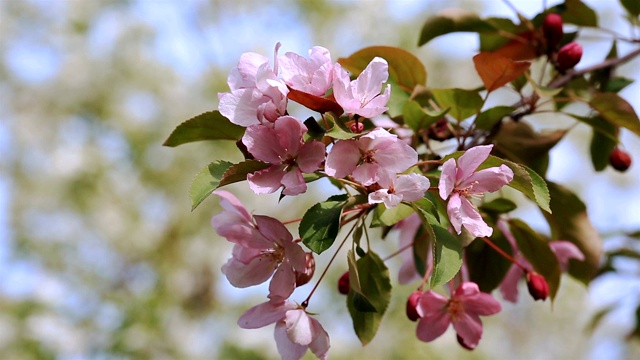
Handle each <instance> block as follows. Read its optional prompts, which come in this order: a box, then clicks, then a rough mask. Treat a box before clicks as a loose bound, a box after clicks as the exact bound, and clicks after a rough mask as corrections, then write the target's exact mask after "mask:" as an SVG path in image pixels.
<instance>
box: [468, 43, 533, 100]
mask: <svg viewBox="0 0 640 360" xmlns="http://www.w3.org/2000/svg"><path fill="white" fill-rule="evenodd" d="M473 63H474V64H475V66H476V71H477V72H478V75H480V78H481V79H482V82H483V83H484V86H485V87H486V88H487V91H489V92H491V91H493V90H495V89H498V88H500V87H502V86H504V85H505V84H507V83H509V82H511V81H513V80H515V79H517V78H518V76H520V75H522V74H523V73H524V72H525V71H527V70H528V69H529V66H531V63H530V62H528V61H513V60H511V59H509V58H507V57H504V56H502V55H500V54H496V53H490V52H481V53H479V54H478V55H476V56H474V57H473Z"/></svg>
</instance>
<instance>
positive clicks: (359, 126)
mask: <svg viewBox="0 0 640 360" xmlns="http://www.w3.org/2000/svg"><path fill="white" fill-rule="evenodd" d="M349 129H351V132H353V133H354V134H360V133H361V132H362V131H363V130H364V124H363V123H361V122H357V123H355V122H354V123H353V124H351V125H350V126H349Z"/></svg>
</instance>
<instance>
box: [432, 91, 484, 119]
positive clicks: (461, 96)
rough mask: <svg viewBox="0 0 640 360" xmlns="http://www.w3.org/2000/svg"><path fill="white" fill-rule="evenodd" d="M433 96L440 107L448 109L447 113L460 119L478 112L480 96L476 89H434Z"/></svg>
mask: <svg viewBox="0 0 640 360" xmlns="http://www.w3.org/2000/svg"><path fill="white" fill-rule="evenodd" d="M431 93H432V94H433V97H434V98H435V99H436V102H438V105H440V108H441V109H443V110H444V109H450V110H449V115H451V116H453V117H454V118H455V119H457V120H458V121H462V120H464V119H466V118H468V117H470V116H473V115H475V114H477V113H479V112H480V108H482V104H483V101H482V98H481V97H480V94H478V92H477V91H473V90H464V89H434V90H431Z"/></svg>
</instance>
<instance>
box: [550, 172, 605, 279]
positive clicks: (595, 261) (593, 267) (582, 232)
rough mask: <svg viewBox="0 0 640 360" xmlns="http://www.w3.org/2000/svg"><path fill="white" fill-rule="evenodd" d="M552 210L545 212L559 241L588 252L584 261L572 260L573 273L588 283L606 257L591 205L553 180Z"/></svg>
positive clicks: (551, 192) (551, 189) (553, 233)
mask: <svg viewBox="0 0 640 360" xmlns="http://www.w3.org/2000/svg"><path fill="white" fill-rule="evenodd" d="M548 185H549V192H550V194H551V210H553V213H552V214H551V213H543V215H544V216H545V218H546V219H547V221H548V222H549V226H550V227H551V235H552V238H553V239H555V240H568V241H571V242H572V243H574V244H575V245H576V246H577V247H578V248H579V249H580V251H581V252H582V253H583V254H584V256H585V260H584V261H577V260H575V259H572V260H571V261H570V262H569V274H571V275H572V276H573V277H575V278H576V279H578V280H580V281H582V282H584V283H585V284H587V283H589V281H590V280H591V279H592V278H593V277H594V276H595V275H596V274H597V272H598V267H599V264H600V257H601V256H602V240H601V239H600V235H599V234H598V231H597V230H596V229H595V227H594V226H593V224H591V221H590V220H589V217H588V216H587V207H586V206H585V204H584V203H583V202H582V200H580V198H578V197H577V196H576V195H575V194H574V193H572V192H571V191H569V190H568V189H566V188H565V187H563V186H561V185H558V184H555V183H552V182H549V183H548Z"/></svg>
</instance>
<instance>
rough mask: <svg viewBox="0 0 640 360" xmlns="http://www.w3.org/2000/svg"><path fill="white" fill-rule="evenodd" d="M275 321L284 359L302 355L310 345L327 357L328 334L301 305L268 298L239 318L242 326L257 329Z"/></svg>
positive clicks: (319, 355) (322, 356)
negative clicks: (268, 299)
mask: <svg viewBox="0 0 640 360" xmlns="http://www.w3.org/2000/svg"><path fill="white" fill-rule="evenodd" d="M272 323H276V326H275V330H274V338H275V340H276V345H277V347H278V352H279V353H280V356H281V358H282V359H285V360H297V359H300V358H302V357H303V356H304V354H305V353H306V352H307V349H310V350H311V352H313V354H314V355H316V357H317V358H318V359H327V358H328V352H329V348H330V346H331V345H330V341H329V334H327V332H326V331H325V330H324V328H323V327H322V325H321V324H320V322H318V320H316V319H314V318H313V317H311V316H309V314H308V313H307V312H306V311H305V309H304V308H302V307H301V306H299V305H296V304H294V303H292V302H289V301H268V302H265V303H262V304H259V305H256V306H254V307H252V308H251V309H249V310H247V311H246V312H245V313H244V314H242V316H240V319H238V325H239V326H240V327H241V328H243V329H257V328H261V327H264V326H267V325H269V324H272Z"/></svg>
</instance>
